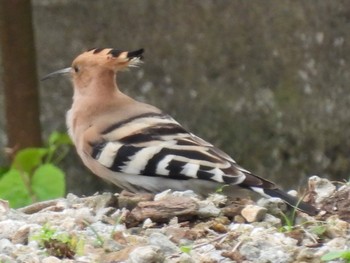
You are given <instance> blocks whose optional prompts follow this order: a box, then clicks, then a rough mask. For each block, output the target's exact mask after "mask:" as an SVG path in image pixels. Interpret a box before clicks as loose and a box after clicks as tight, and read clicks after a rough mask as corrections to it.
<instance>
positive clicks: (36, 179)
mask: <svg viewBox="0 0 350 263" xmlns="http://www.w3.org/2000/svg"><path fill="white" fill-rule="evenodd" d="M65 188H66V187H65V178H64V173H63V172H62V170H61V169H59V168H58V167H56V166H54V165H52V164H44V165H41V166H40V167H39V168H38V169H37V170H36V171H35V172H34V175H33V178H32V189H33V192H34V193H35V195H36V196H37V198H38V200H40V201H42V200H48V199H54V198H58V197H62V196H63V195H64V194H65V191H66V189H65Z"/></svg>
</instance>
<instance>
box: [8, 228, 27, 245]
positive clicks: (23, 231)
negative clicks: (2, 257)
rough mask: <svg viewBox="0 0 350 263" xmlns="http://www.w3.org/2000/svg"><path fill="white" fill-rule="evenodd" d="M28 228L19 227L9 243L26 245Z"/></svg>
mask: <svg viewBox="0 0 350 263" xmlns="http://www.w3.org/2000/svg"><path fill="white" fill-rule="evenodd" d="M29 232H30V227H29V226H28V225H23V226H21V227H20V228H19V229H18V230H17V231H16V232H15V233H14V234H13V236H12V238H11V241H12V243H14V244H27V243H28V236H29Z"/></svg>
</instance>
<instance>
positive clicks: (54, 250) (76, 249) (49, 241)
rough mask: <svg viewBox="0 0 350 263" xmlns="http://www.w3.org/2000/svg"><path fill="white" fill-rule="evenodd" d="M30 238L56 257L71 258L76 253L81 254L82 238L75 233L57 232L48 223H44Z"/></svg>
mask: <svg viewBox="0 0 350 263" xmlns="http://www.w3.org/2000/svg"><path fill="white" fill-rule="evenodd" d="M31 239H32V240H35V241H37V242H38V243H39V246H40V247H42V248H46V249H47V252H48V254H50V255H52V256H55V257H58V258H73V257H74V256H75V255H76V254H78V255H82V254H83V248H84V241H83V239H80V238H78V237H77V236H76V235H72V234H67V233H59V232H58V231H57V230H56V229H54V228H51V227H50V226H49V225H48V224H45V225H44V226H43V227H42V229H41V231H40V232H39V233H38V234H36V235H34V236H33V237H32V238H31Z"/></svg>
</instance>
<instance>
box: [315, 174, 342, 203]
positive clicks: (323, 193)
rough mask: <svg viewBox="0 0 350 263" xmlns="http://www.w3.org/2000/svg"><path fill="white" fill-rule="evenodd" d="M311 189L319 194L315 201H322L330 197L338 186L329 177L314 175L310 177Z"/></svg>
mask: <svg viewBox="0 0 350 263" xmlns="http://www.w3.org/2000/svg"><path fill="white" fill-rule="evenodd" d="M309 189H310V191H313V192H315V193H316V194H317V196H316V200H315V201H316V203H320V202H322V201H323V200H325V199H326V198H329V197H330V196H331V195H332V194H333V193H334V192H335V190H336V187H335V186H334V185H333V184H332V183H331V182H330V181H329V180H328V179H325V178H320V177H318V176H317V175H314V176H311V177H310V178H309Z"/></svg>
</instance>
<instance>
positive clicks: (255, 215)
mask: <svg viewBox="0 0 350 263" xmlns="http://www.w3.org/2000/svg"><path fill="white" fill-rule="evenodd" d="M266 212H267V209H266V208H265V207H261V206H257V205H247V206H246V207H245V208H243V209H242V211H241V215H242V216H243V217H244V218H245V220H247V222H249V223H252V222H258V221H261V220H262V219H263V218H264V216H265V215H266Z"/></svg>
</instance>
